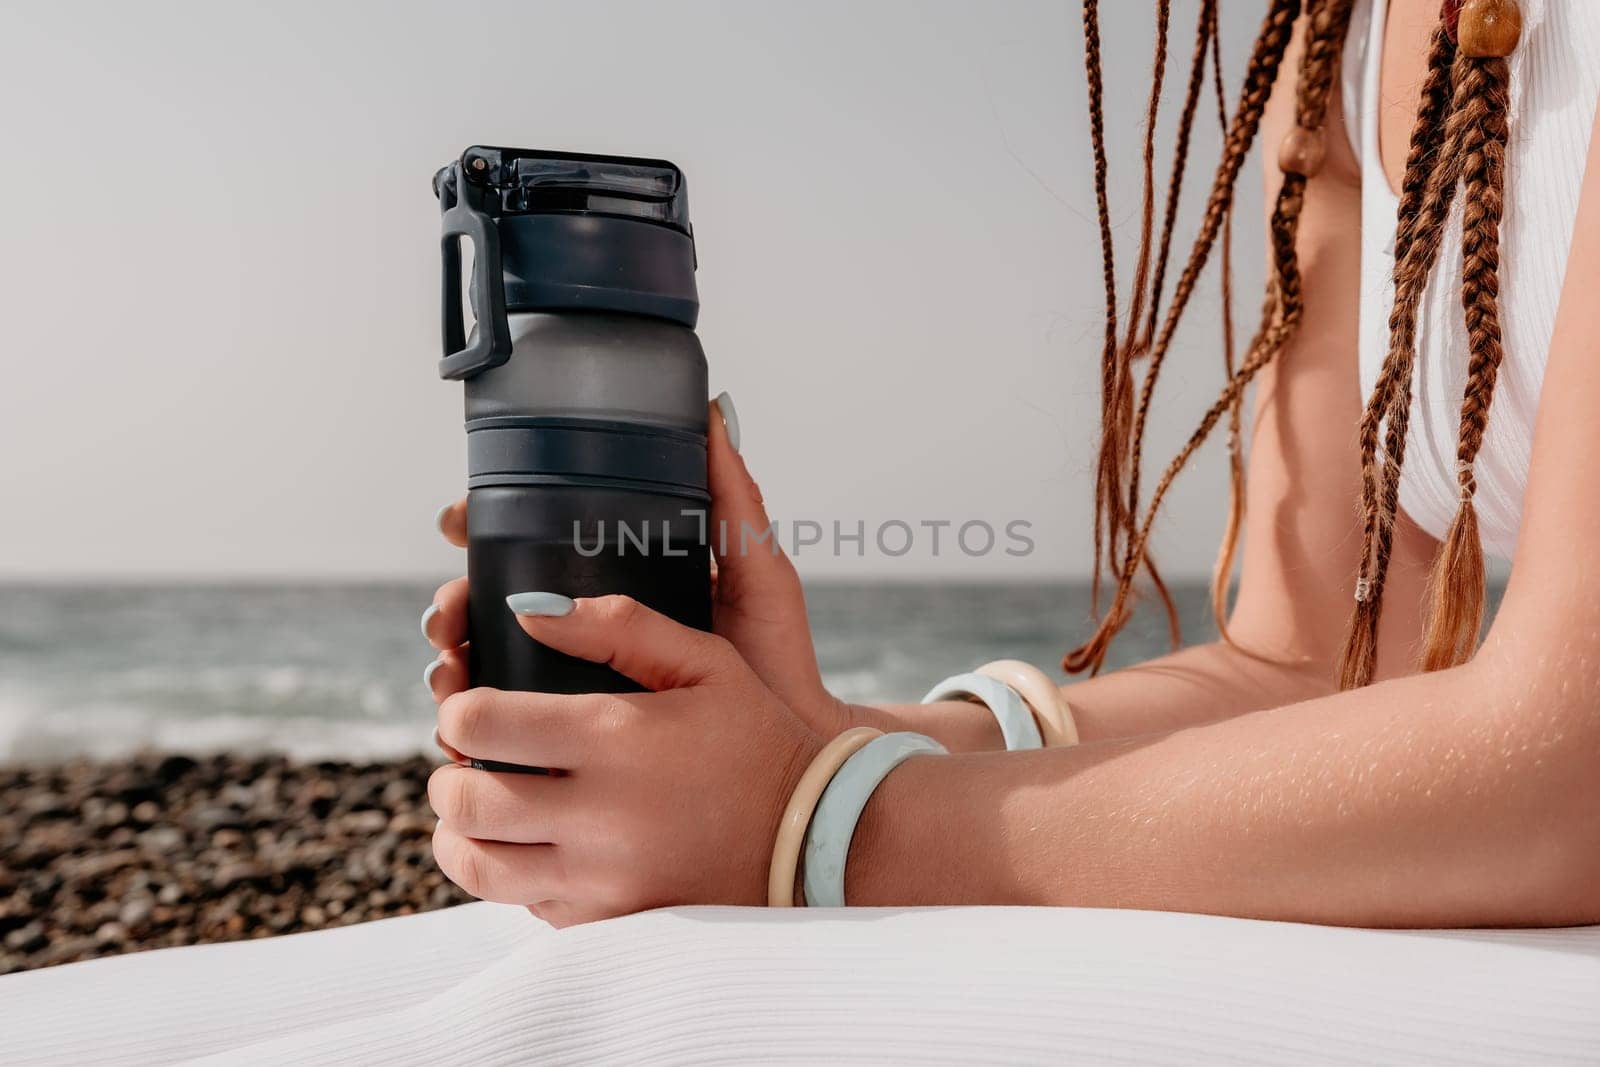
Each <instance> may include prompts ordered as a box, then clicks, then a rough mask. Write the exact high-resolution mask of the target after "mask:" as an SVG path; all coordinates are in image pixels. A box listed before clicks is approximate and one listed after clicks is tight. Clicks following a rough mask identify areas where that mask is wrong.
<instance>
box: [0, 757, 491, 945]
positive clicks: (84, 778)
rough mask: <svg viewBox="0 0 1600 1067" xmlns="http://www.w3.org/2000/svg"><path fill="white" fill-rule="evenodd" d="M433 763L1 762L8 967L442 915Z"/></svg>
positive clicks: (448, 888) (0, 841) (2, 939)
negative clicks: (431, 793) (430, 795)
mask: <svg viewBox="0 0 1600 1067" xmlns="http://www.w3.org/2000/svg"><path fill="white" fill-rule="evenodd" d="M435 766H436V761H434V760H429V759H425V758H423V757H420V756H419V757H415V758H410V759H404V760H395V761H387V762H373V763H346V762H335V761H323V762H295V761H291V760H290V759H288V758H286V757H282V756H229V755H216V756H202V757H190V756H184V755H175V754H144V755H137V756H133V757H130V758H127V759H121V760H114V761H87V760H79V761H73V762H67V763H60V764H56V765H50V766H4V765H0V974H8V973H11V972H15V971H24V970H29V969H32V968H36V967H45V966H52V965H54V964H59V963H69V962H73V961H76V960H86V959H93V958H96V957H100V956H114V955H119V954H121V953H125V952H135V951H140V950H143V949H152V948H163V947H167V946H172V945H195V944H204V943H208V942H217V941H237V940H242V939H246V938H257V937H272V936H276V935H278V934H288V933H295V932H298V931H303V930H317V929H322V928H325V927H330V926H343V925H347V924H350V923H357V922H364V921H367V920H370V919H380V918H385V917H387V916H392V915H409V914H411V913H413V912H418V911H426V910H431V909H434V908H443V907H449V906H450V905H453V904H459V903H464V902H466V901H467V899H468V898H467V896H466V895H465V894H464V893H462V892H461V891H460V890H458V889H457V888H456V887H455V886H453V885H451V884H450V883H449V882H448V881H447V880H446V879H445V878H444V876H443V875H442V874H441V873H440V872H439V869H438V867H437V866H435V864H434V862H433V855H432V851H431V846H430V840H431V837H432V834H433V825H434V817H433V813H432V810H431V809H430V808H429V807H428V799H427V780H428V775H429V774H430V773H431V772H432V770H433V768H434V767H435Z"/></svg>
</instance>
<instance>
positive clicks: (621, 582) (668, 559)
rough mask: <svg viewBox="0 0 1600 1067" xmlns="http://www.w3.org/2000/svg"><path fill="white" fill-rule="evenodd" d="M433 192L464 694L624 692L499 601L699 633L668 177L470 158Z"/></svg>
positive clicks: (694, 464)
mask: <svg viewBox="0 0 1600 1067" xmlns="http://www.w3.org/2000/svg"><path fill="white" fill-rule="evenodd" d="M433 185H434V192H435V193H436V194H437V195H438V197H439V203H440V207H441V209H442V210H443V212H444V240H443V257H444V271H443V275H444V359H443V360H442V361H441V362H440V364H439V373H440V375H441V376H442V377H444V378H448V379H456V380H459V381H461V382H463V383H464V385H465V391H466V428H467V465H468V472H467V474H468V480H467V486H468V491H467V528H468V537H469V544H468V548H467V581H468V586H469V606H468V630H469V640H470V642H471V643H470V650H469V656H468V662H469V673H470V681H471V684H472V685H475V686H478V685H482V686H493V687H495V688H497V689H514V690H531V691H539V692H551V693H590V692H625V691H628V690H635V689H637V688H639V687H638V686H637V685H635V684H634V683H633V682H631V681H630V680H628V679H626V678H623V677H622V676H620V675H618V674H616V673H615V672H613V671H612V670H610V669H609V668H607V667H605V666H602V665H597V664H593V663H589V662H586V661H583V660H578V659H574V658H572V657H570V656H567V655H564V654H562V653H559V652H555V651H553V650H552V649H549V648H546V647H545V646H543V645H541V644H539V643H538V642H536V641H534V640H532V639H531V638H529V637H528V636H527V634H526V633H524V632H523V630H522V628H521V627H520V626H519V625H518V624H517V620H516V617H515V616H514V615H513V614H512V612H511V610H510V609H509V608H508V607H507V606H506V600H505V598H506V597H507V596H508V595H510V594H512V593H520V592H526V591H530V590H543V591H547V592H553V593H562V594H565V595H567V596H572V597H586V596H599V595H603V594H607V593H625V594H627V595H629V596H632V597H634V598H636V599H637V600H639V601H640V602H641V603H643V604H646V605H648V606H649V607H652V608H654V609H655V610H657V611H660V612H662V613H663V614H665V615H668V616H670V617H672V618H673V619H676V620H677V621H679V622H681V623H684V624H686V625H688V626H692V627H696V628H699V629H709V628H710V624H711V601H710V588H711V587H710V556H709V553H708V551H707V531H706V510H707V504H708V501H709V496H708V493H707V485H706V395H707V388H706V360H705V354H704V352H703V351H702V350H701V347H700V341H699V339H698V338H697V337H696V336H695V333H694V325H695V320H696V318H697V317H698V315H699V310H700V303H699V298H698V296H697V294H696V290H695V280H694V273H695V266H696V262H695V249H694V237H693V231H692V230H691V228H690V225H689V207H688V198H687V194H686V191H685V188H684V180H683V174H682V172H680V171H679V170H678V168H677V167H675V166H674V165H673V164H671V163H668V162H666V161H664V160H656V159H632V158H627V157H617V156H593V155H583V154H579V153H574V152H542V151H529V150H524V149H516V148H488V147H481V146H480V147H473V148H469V149H467V150H466V151H465V152H463V153H462V155H461V158H460V159H459V160H457V161H456V162H454V163H451V164H450V165H448V166H446V167H445V168H443V169H442V170H440V171H439V172H438V174H437V175H435V177H434V181H433ZM462 238H466V239H467V240H469V241H470V242H471V243H472V270H471V279H470V284H469V287H468V296H467V302H468V303H470V307H471V311H472V316H473V319H474V320H475V321H474V322H473V324H472V325H471V327H470V329H469V327H468V324H467V323H466V321H465V318H464V312H463V292H462V288H463V287H462V262H463V254H462V249H461V242H462Z"/></svg>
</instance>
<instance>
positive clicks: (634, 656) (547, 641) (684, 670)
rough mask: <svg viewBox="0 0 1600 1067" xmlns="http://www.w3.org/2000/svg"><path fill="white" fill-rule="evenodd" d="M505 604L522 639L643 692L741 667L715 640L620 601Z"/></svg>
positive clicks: (526, 598) (549, 598) (541, 597)
mask: <svg viewBox="0 0 1600 1067" xmlns="http://www.w3.org/2000/svg"><path fill="white" fill-rule="evenodd" d="M506 604H507V605H508V606H509V607H510V608H511V610H512V611H514V612H516V613H517V617H518V621H519V622H521V624H522V628H523V630H525V631H526V632H527V634H528V636H530V637H532V638H533V639H534V640H535V641H538V642H540V643H541V644H544V645H548V646H549V647H551V648H553V649H555V650H556V651H558V652H565V653H566V654H567V655H569V656H577V657H578V658H579V659H586V660H589V661H591V662H593V663H606V664H609V665H610V666H611V667H612V669H614V670H616V671H618V672H619V673H621V674H623V675H626V676H627V677H629V678H632V679H633V680H634V681H636V682H638V683H639V684H640V685H642V686H644V687H645V688H647V689H654V690H658V691H659V690H663V689H681V688H686V687H689V686H695V685H701V684H703V683H705V682H708V681H711V680H713V679H715V678H717V677H720V676H722V675H725V674H727V673H728V672H731V671H734V670H737V669H738V668H739V667H740V666H741V663H742V661H741V660H740V659H739V655H738V653H737V652H735V651H734V650H733V646H732V645H730V644H728V642H726V641H724V640H723V639H722V638H720V637H716V636H713V635H712V634H708V633H704V632H702V631H700V630H695V629H691V628H690V627H688V626H684V625H683V624H682V623H677V622H674V621H672V620H671V619H669V618H667V617H666V616H665V615H662V614H660V613H658V612H655V611H652V610H650V609H649V608H647V607H645V606H644V605H643V604H641V603H639V602H638V601H637V600H634V599H633V598H632V597H626V596H602V597H583V598H581V599H579V600H573V599H572V598H570V597H565V596H562V595H560V594H559V593H542V592H529V593H516V594H514V595H512V596H509V597H507V598H506Z"/></svg>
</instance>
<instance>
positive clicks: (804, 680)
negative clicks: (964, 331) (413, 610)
mask: <svg viewBox="0 0 1600 1067" xmlns="http://www.w3.org/2000/svg"><path fill="white" fill-rule="evenodd" d="M708 422H709V440H708V443H707V444H708V449H707V452H708V455H707V463H708V466H709V468H710V470H709V473H710V484H711V516H710V525H709V526H708V527H707V530H708V533H709V536H710V540H711V547H712V551H713V555H714V559H715V567H714V570H713V572H712V573H713V581H712V629H713V631H714V632H715V633H717V634H719V635H720V636H722V637H725V638H727V639H728V641H730V642H732V644H733V646H734V648H735V649H737V650H738V652H739V654H740V655H741V656H742V657H743V658H744V660H745V662H746V663H747V664H749V666H750V669H751V670H753V671H754V672H755V675H756V677H758V678H760V679H761V681H763V682H764V683H766V685H767V687H768V688H769V689H771V690H772V692H773V693H774V694H776V695H777V696H778V697H779V698H780V699H782V700H783V701H784V702H785V703H786V704H787V705H788V706H789V707H790V708H791V709H793V711H794V713H795V714H797V715H799V716H800V717H801V718H802V719H804V720H805V721H806V723H807V724H809V725H810V726H811V728H812V729H813V730H815V731H817V732H818V733H821V734H824V735H826V736H829V737H831V736H833V735H834V734H837V733H839V732H840V731H842V730H844V729H846V728H848V727H850V726H853V725H857V723H858V722H860V721H866V720H868V719H869V718H871V716H872V712H871V710H870V709H864V708H852V707H851V706H849V705H847V704H845V703H843V702H842V701H840V700H838V699H837V698H836V697H834V696H833V695H832V694H831V693H829V692H828V690H827V688H826V686H824V685H823V683H822V674H821V672H820V671H819V670H818V668H817V654H816V651H815V649H814V648H813V646H812V643H811V628H810V625H809V624H808V622H807V620H806V604H805V596H804V594H803V592H802V591H801V587H800V576H799V574H798V572H796V570H795V567H794V564H793V562H792V561H790V559H789V557H788V555H786V554H785V553H784V552H783V549H782V547H781V546H780V545H779V544H778V538H777V535H776V534H772V535H771V536H766V537H764V536H763V535H766V534H767V533H768V531H769V527H770V520H769V519H768V518H767V513H766V509H765V507H764V506H763V503H762V499H761V490H760V489H759V488H758V487H757V486H756V483H755V480H754V479H753V478H751V476H750V471H749V469H748V468H747V467H746V466H745V463H744V460H743V458H741V457H740V455H739V452H738V441H737V435H738V425H739V423H738V416H737V415H736V414H735V413H734V410H733V401H732V399H730V398H729V397H728V395H727V394H726V393H723V394H722V395H721V396H719V397H718V398H717V401H716V402H715V403H714V404H712V406H711V411H710V418H709V420H708ZM439 529H440V531H441V532H442V533H443V534H444V536H445V538H446V539H447V540H448V541H450V543H451V544H454V545H458V546H461V547H465V546H466V543H467V506H466V501H464V500H461V501H457V502H456V503H455V504H452V505H451V506H450V507H448V508H446V509H445V510H444V511H442V512H440V514H439ZM422 632H423V634H424V635H425V636H426V637H427V638H428V640H429V642H430V643H431V644H432V645H433V646H434V647H435V648H437V649H439V650H440V653H441V654H440V656H439V658H438V659H437V660H436V661H435V664H436V665H430V666H429V668H428V674H427V676H426V677H427V680H428V686H429V688H430V689H431V690H432V691H433V694H434V698H435V699H436V700H443V699H445V698H446V697H448V696H450V695H451V694H452V693H456V692H459V691H460V690H462V689H464V688H465V687H466V684H467V662H466V655H465V651H464V650H463V649H462V648H461V647H460V646H461V645H462V643H463V642H464V641H466V639H467V580H466V579H465V578H457V579H455V580H454V581H451V582H447V583H445V584H444V585H443V586H440V587H439V590H438V592H437V593H435V594H434V600H433V605H432V606H431V607H430V608H429V609H428V611H427V613H426V614H424V615H423V617H422ZM874 724H876V725H881V723H876V721H875V720H874Z"/></svg>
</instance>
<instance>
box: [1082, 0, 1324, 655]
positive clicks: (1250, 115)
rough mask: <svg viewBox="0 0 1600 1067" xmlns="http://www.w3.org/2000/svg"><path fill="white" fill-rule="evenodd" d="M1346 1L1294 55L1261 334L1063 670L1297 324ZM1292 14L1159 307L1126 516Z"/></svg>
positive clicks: (1318, 13) (1180, 462)
mask: <svg viewBox="0 0 1600 1067" xmlns="http://www.w3.org/2000/svg"><path fill="white" fill-rule="evenodd" d="M1351 2H1352V0H1313V2H1312V4H1311V7H1310V17H1309V19H1308V27H1307V31H1306V46H1305V51H1304V54H1303V55H1302V57H1301V63H1300V71H1299V79H1298V84H1297V88H1296V109H1295V112H1296V128H1295V130H1294V131H1292V132H1291V133H1290V135H1289V137H1288V138H1287V139H1286V140H1285V142H1284V145H1283V147H1282V149H1281V150H1280V154H1279V165H1280V168H1281V169H1282V170H1283V172H1284V179H1283V184H1282V186H1281V187H1280V189H1279V193H1278V198H1277V201H1276V203H1275V205H1274V208H1273V213H1272V220H1271V223H1270V225H1269V236H1270V238H1271V242H1272V250H1273V278H1272V280H1271V282H1270V283H1269V289H1268V298H1267V307H1266V309H1265V312H1264V314H1263V317H1262V327H1261V329H1260V330H1259V331H1258V334H1257V337H1256V340H1255V342H1254V343H1253V344H1252V349H1251V352H1250V354H1249V356H1248V357H1247V358H1246V359H1245V361H1244V362H1243V364H1241V366H1240V368H1239V370H1238V371H1237V372H1236V373H1235V374H1234V376H1233V377H1232V378H1230V379H1229V382H1228V384H1227V386H1226V387H1225V388H1224V389H1223V393H1222V395H1221V396H1220V397H1219V398H1218V400H1217V402H1216V403H1215V404H1213V405H1212V407H1211V409H1210V410H1209V411H1208V412H1207V413H1206V415H1205V417H1204V418H1203V419H1202V420H1201V424H1200V426H1199V428H1198V429H1197V430H1196V431H1195V433H1194V434H1193V435H1192V436H1191V437H1190V439H1189V442H1188V443H1187V444H1186V445H1185V446H1184V448H1183V449H1182V450H1181V451H1180V452H1179V454H1178V456H1177V458H1175V459H1174V460H1173V461H1172V463H1171V464H1169V465H1168V467H1167V470H1166V472H1165V473H1164V474H1163V476H1162V478H1161V480H1160V482H1159V483H1158V485H1157V487H1156V490H1155V492H1154V493H1153V494H1152V496H1151V500H1150V504H1149V505H1148V507H1147V508H1146V511H1145V518H1144V520H1143V521H1142V522H1141V523H1140V525H1139V528H1138V532H1137V534H1136V535H1135V536H1134V537H1133V538H1132V539H1131V540H1130V541H1129V542H1128V546H1127V551H1126V552H1125V554H1124V557H1123V565H1122V568H1121V573H1120V574H1119V575H1118V583H1117V590H1116V596H1115V598H1114V599H1113V601H1112V604H1111V607H1110V609H1109V610H1108V611H1107V613H1106V614H1105V616H1104V617H1103V618H1102V620H1101V623H1100V625H1099V627H1098V628H1097V630H1096V632H1095V634H1094V635H1093V636H1092V637H1091V638H1090V640H1089V641H1088V642H1086V643H1085V644H1084V645H1083V646H1081V647H1080V648H1078V649H1075V650H1073V651H1072V652H1069V653H1068V654H1067V656H1066V658H1065V659H1064V661H1063V666H1064V667H1065V668H1066V669H1067V670H1068V671H1073V672H1076V671H1082V670H1090V671H1098V670H1099V668H1100V667H1101V665H1102V664H1103V663H1104V661H1105V656H1106V653H1107V651H1108V650H1109V648H1110V644H1111V641H1112V639H1113V638H1114V637H1115V636H1116V634H1117V633H1118V632H1119V631H1120V630H1121V628H1122V626H1123V625H1124V623H1125V622H1126V620H1127V618H1128V613H1129V604H1128V601H1129V597H1130V594H1131V589H1132V583H1133V578H1134V575H1135V573H1136V571H1137V567H1138V563H1139V561H1141V560H1142V559H1144V557H1145V552H1146V549H1147V546H1148V544H1149V539H1150V533H1151V530H1152V527H1153V525H1154V520H1155V517H1156V515H1157V513H1158V511H1159V509H1160V506H1161V502H1162V500H1163V499H1164V498H1165V496H1166V492H1167V490H1168V489H1169V488H1170V487H1171V484H1172V482H1173V480H1174V479H1175V478H1176V477H1177V474H1178V472H1179V471H1181V470H1182V468H1183V466H1184V465H1185V464H1186V463H1187V462H1188V460H1189V457H1190V456H1192V455H1193V454H1194V452H1195V450H1196V449H1198V448H1199V446H1200V444H1201V443H1202V442H1203V441H1204V440H1205V438H1206V437H1207V436H1208V435H1209V434H1210V432H1211V430H1212V428H1213V427H1215V425H1216V423H1217V421H1218V420H1219V419H1220V418H1221V417H1222V416H1223V415H1224V414H1226V413H1228V412H1229V411H1230V410H1231V409H1232V407H1233V406H1234V405H1235V404H1236V403H1238V400H1239V396H1240V395H1241V394H1242V392H1243V390H1244V388H1245V387H1246V386H1247V385H1248V384H1249V382H1250V380H1251V379H1253V378H1254V376H1255V375H1256V374H1257V373H1258V372H1259V371H1260V370H1261V368H1262V367H1264V366H1266V365H1267V364H1268V363H1270V362H1271V361H1272V359H1273V358H1274V357H1275V356H1276V354H1277V352H1278V351H1279V350H1280V349H1281V348H1282V347H1283V345H1284V344H1285V343H1286V342H1287V340H1288V338H1289V337H1290V336H1292V334H1293V332H1294V329H1295V327H1296V326H1298V324H1299V320H1300V313H1301V292H1300V271H1299V263H1298V258H1297V255H1296V249H1295V246H1296V237H1297V234H1298V231H1299V220H1300V212H1301V208H1302V207H1303V206H1304V203H1305V186H1306V182H1307V180H1308V179H1309V178H1310V177H1311V176H1312V175H1314V174H1315V173H1316V172H1317V171H1318V170H1319V169H1320V167H1321V165H1322V162H1323V158H1324V155H1325V146H1324V141H1323V138H1322V126H1323V123H1324V120H1325V118H1326V115H1327V108H1328V102H1329V98H1330V96H1331V94H1332V88H1333V81H1334V77H1335V74H1336V72H1337V69H1338V58H1339V52H1340V50H1341V48H1342V44H1343V41H1344V38H1345V33H1346V31H1347V29H1348V26H1349V21H1350V12H1351ZM1297 8H1298V5H1297V4H1285V5H1282V6H1281V7H1280V6H1278V5H1274V7H1273V9H1272V10H1271V11H1269V13H1268V17H1267V22H1266V24H1265V25H1264V27H1263V32H1262V35H1261V37H1259V38H1258V40H1257V47H1256V56H1261V57H1264V58H1268V57H1269V61H1267V62H1264V63H1259V64H1258V63H1257V62H1256V61H1255V57H1253V58H1252V64H1251V68H1250V74H1249V75H1248V76H1247V78H1246V84H1245V90H1244V94H1243V96H1242V98H1241V103H1240V108H1239V113H1238V115H1237V116H1236V118H1235V121H1234V125H1233V127H1232V129H1231V130H1230V133H1229V138H1228V140H1227V142H1226V143H1225V146H1224V153H1223V161H1222V165H1221V166H1220V167H1219V169H1218V175H1217V180H1216V183H1215V184H1214V185H1213V188H1212V197H1211V200H1210V202H1209V203H1208V205H1207V211H1206V216H1205V221H1204V223H1203V224H1202V228H1201V233H1200V236H1199V238H1198V239H1197V241H1196V244H1195V249H1194V251H1193V252H1192V253H1191V255H1190V261H1189V265H1188V267H1187V268H1186V269H1185V271H1184V274H1183V276H1182V278H1181V279H1180V281H1179V284H1178V287H1177V289H1176V290H1175V291H1174V295H1173V304H1172V306H1171V307H1170V308H1169V309H1168V312H1167V318H1166V320H1165V322H1164V323H1163V326H1162V330H1161V334H1160V336H1159V337H1158V338H1157V341H1156V343H1155V345H1154V346H1153V347H1152V349H1151V354H1150V367H1149V370H1148V371H1147V372H1146V375H1145V379H1144V384H1143V387H1142V388H1141V390H1140V397H1139V405H1138V407H1137V409H1136V410H1135V414H1134V423H1133V430H1132V434H1131V435H1130V445H1131V448H1130V454H1129V460H1128V467H1127V470H1128V496H1127V510H1128V511H1130V512H1132V511H1134V510H1135V506H1136V505H1137V501H1138V482H1139V469H1140V459H1141V452H1142V441H1143V432H1144V426H1145V422H1146V419H1147V418H1148V416H1149V409H1150V402H1151V397H1152V395H1153V392H1154V388H1155V382H1156V377H1157V375H1158V374H1159V372H1160V369H1161V363H1162V361H1163V359H1164V357H1165V355H1166V352H1167V350H1168V348H1169V347H1170V345H1171V341H1172V336H1173V334H1174V333H1175V331H1176V328H1177V322H1178V319H1179V317H1180V316H1181V315H1182V312H1183V309H1184V307H1185V306H1186V305H1187V302H1188V298H1189V296H1190V294H1191V293H1192V292H1193V288H1194V285H1195V282H1196V280H1197V279H1198V276H1199V273H1200V270H1201V268H1202V267H1203V265H1204V262H1205V259H1206V257H1207V255H1208V254H1209V251H1210V248H1211V245H1212V243H1213V242H1214V241H1215V239H1216V236H1217V232H1218V230H1219V229H1220V228H1221V226H1222V223H1223V221H1224V219H1225V218H1226V216H1227V212H1228V209H1229V207H1230V206H1231V203H1232V194H1233V186H1234V183H1235V181H1236V180H1237V178H1238V173H1239V169H1240V167H1241V166H1242V164H1243V159H1244V156H1245V154H1247V153H1248V151H1249V146H1250V143H1251V141H1253V140H1254V135H1255V131H1256V128H1257V127H1258V126H1259V122H1260V118H1261V112H1262V110H1263V109H1264V107H1265V103H1266V99H1267V96H1268V95H1270V93H1271V89H1272V82H1273V80H1275V78H1276V73H1277V67H1278V64H1279V63H1281V61H1282V57H1283V53H1284V50H1285V49H1286V48H1287V46H1288V40H1289V36H1290V35H1291V34H1292V32H1293V25H1294V22H1295V19H1296V18H1297V16H1298V14H1299V12H1298V10H1297ZM1280 19H1281V20H1282V21H1281V22H1280V21H1279V20H1280ZM1267 68H1270V77H1265V84H1262V83H1263V80H1264V76H1265V75H1268V73H1269V71H1268V69H1267ZM1257 94H1259V95H1257ZM1246 129H1247V130H1248V132H1247V133H1245V130H1246ZM1236 135H1239V136H1236Z"/></svg>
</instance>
